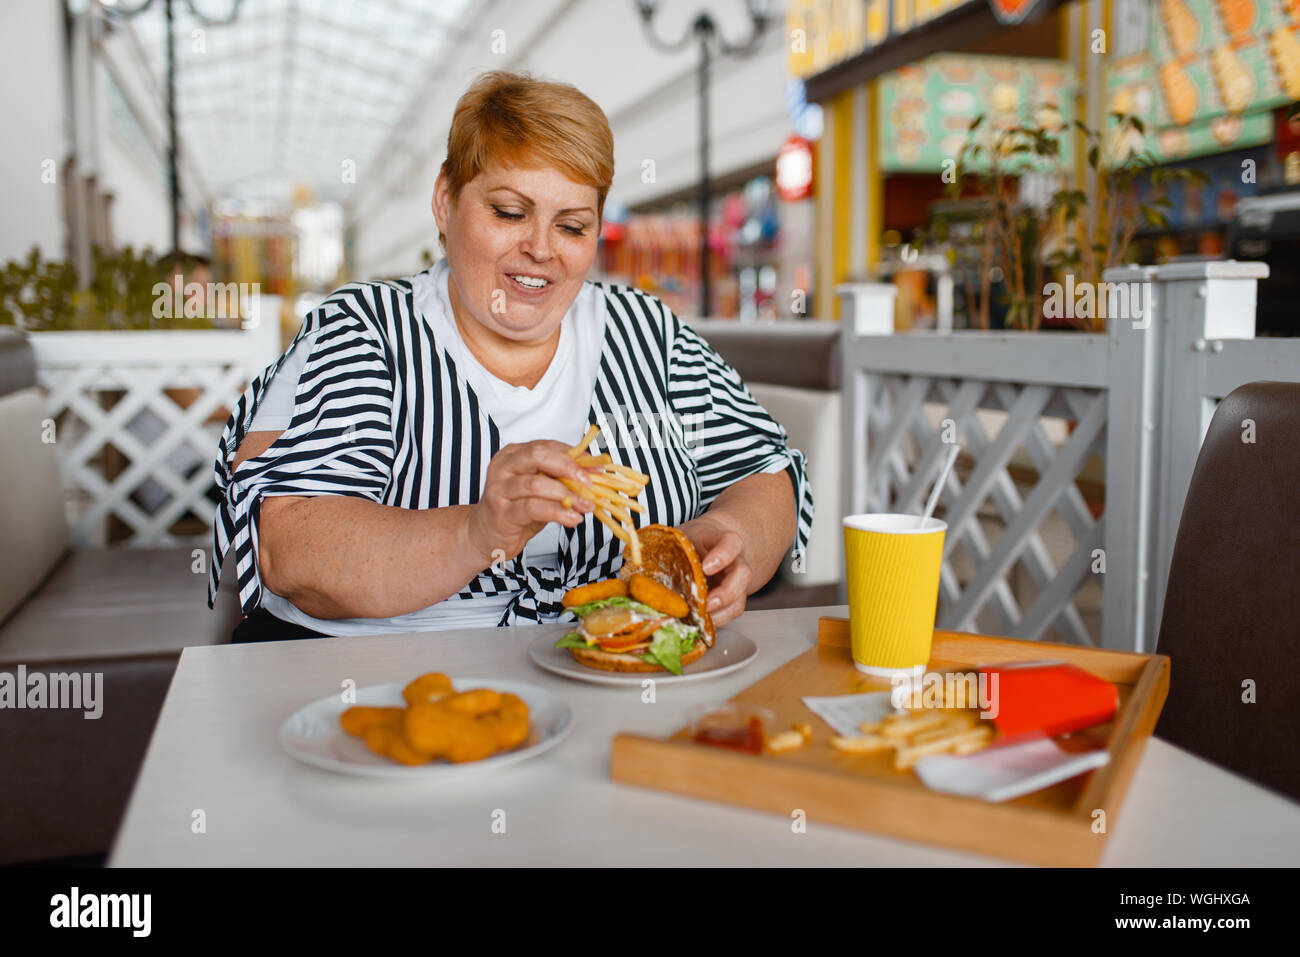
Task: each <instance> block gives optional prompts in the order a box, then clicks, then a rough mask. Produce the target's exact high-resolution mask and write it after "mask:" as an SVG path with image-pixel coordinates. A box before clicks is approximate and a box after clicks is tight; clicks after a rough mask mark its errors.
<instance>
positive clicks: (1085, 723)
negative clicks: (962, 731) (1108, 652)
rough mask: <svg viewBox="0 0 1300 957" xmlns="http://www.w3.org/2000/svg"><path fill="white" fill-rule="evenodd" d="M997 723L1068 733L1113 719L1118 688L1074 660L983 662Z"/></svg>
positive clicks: (1009, 731)
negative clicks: (1071, 662) (1001, 663)
mask: <svg viewBox="0 0 1300 957" xmlns="http://www.w3.org/2000/svg"><path fill="white" fill-rule="evenodd" d="M979 670H980V673H981V674H982V675H986V676H987V677H986V678H985V680H986V681H987V683H988V684H987V689H988V695H989V702H990V703H989V711H990V712H992V711H996V712H997V713H996V714H995V715H992V716H991V717H992V720H993V724H994V725H995V726H996V727H997V729H998V730H999V731H1000V732H1002V734H1004V735H1006V736H1007V737H1010V736H1012V735H1016V734H1023V733H1024V732H1026V731H1041V732H1042V733H1043V734H1047V735H1054V734H1065V733H1066V732H1068V731H1078V730H1080V729H1082V728H1087V727H1091V726H1092V725H1094V724H1101V723H1102V722H1104V721H1109V720H1110V719H1111V718H1113V717H1114V716H1115V711H1116V709H1117V708H1118V707H1119V689H1117V688H1116V687H1115V686H1114V685H1113V684H1111V683H1110V682H1109V681H1103V680H1102V679H1100V678H1098V677H1097V676H1095V675H1091V674H1089V673H1088V672H1086V671H1084V670H1083V669H1082V668H1079V667H1077V666H1076V665H1069V664H1066V663H1064V662H1060V661H1025V662H1015V663H1012V664H1004V665H989V666H987V667H983V668H980V669H979Z"/></svg>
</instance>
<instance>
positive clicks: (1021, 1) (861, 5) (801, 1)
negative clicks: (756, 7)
mask: <svg viewBox="0 0 1300 957" xmlns="http://www.w3.org/2000/svg"><path fill="white" fill-rule="evenodd" d="M1045 2H1046V0H787V3H786V14H785V20H786V29H787V32H788V34H789V36H790V55H789V71H790V75H791V76H794V77H808V76H812V75H814V74H817V73H821V72H822V71H823V70H826V69H828V68H830V67H832V66H834V65H836V64H837V63H841V62H843V61H845V60H848V59H851V58H852V57H855V56H858V55H859V54H862V53H866V52H867V51H869V50H873V49H875V48H876V47H879V46H882V45H883V44H885V43H888V42H892V41H894V40H899V39H901V38H903V37H904V36H906V35H907V34H909V33H911V32H912V31H914V30H916V29H917V28H918V27H923V26H926V25H928V24H931V23H934V22H935V21H937V20H939V19H941V18H944V17H946V16H948V15H949V14H951V13H955V12H956V11H958V10H964V9H972V8H975V7H988V8H989V9H991V10H992V11H993V13H994V15H995V16H996V17H997V19H998V20H999V21H1000V22H1002V23H1019V22H1021V21H1022V20H1024V19H1025V18H1026V17H1028V16H1029V14H1030V13H1032V12H1033V11H1034V10H1037V9H1038V8H1039V7H1041V6H1043V5H1044V3H1045Z"/></svg>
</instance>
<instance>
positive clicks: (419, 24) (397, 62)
mask: <svg viewBox="0 0 1300 957" xmlns="http://www.w3.org/2000/svg"><path fill="white" fill-rule="evenodd" d="M173 3H174V8H173V9H174V11H175V36H176V64H177V71H176V73H177V78H176V92H177V123H178V125H179V127H180V141H181V147H182V149H183V150H188V159H189V160H190V161H192V162H194V163H195V164H196V165H197V166H198V168H199V170H200V172H201V174H202V176H203V179H204V181H205V183H206V185H207V187H208V189H209V191H210V192H211V193H212V195H213V197H215V198H221V197H237V198H265V199H285V200H287V199H288V198H289V196H290V193H291V191H292V189H293V187H294V186H295V185H296V184H305V185H307V186H309V187H310V188H311V189H312V191H313V193H314V194H315V196H316V197H317V198H318V199H342V198H344V197H345V195H346V187H345V185H344V179H343V175H344V163H345V161H347V160H352V161H353V162H354V163H355V172H356V174H357V176H361V175H363V174H364V173H365V171H366V169H367V167H368V166H369V164H370V161H371V160H372V159H373V158H374V156H375V153H376V152H377V151H378V150H379V148H380V147H381V146H382V145H383V143H384V141H385V139H386V138H387V137H388V134H389V131H390V130H391V129H392V128H393V127H394V126H395V125H396V123H397V121H398V120H399V119H400V118H401V116H402V114H403V113H404V112H405V110H406V108H407V106H408V104H409V103H410V102H411V100H412V98H413V97H414V95H415V94H416V92H417V91H418V90H419V88H420V86H421V81H422V80H423V79H424V78H425V77H426V75H427V74H428V73H429V71H430V70H431V68H432V66H433V64H434V63H436V62H437V60H438V56H439V53H440V52H441V51H442V50H443V49H444V48H445V47H446V46H447V45H448V44H450V43H453V42H455V41H456V40H457V39H458V38H459V37H460V36H461V35H462V34H461V31H462V29H463V26H464V24H463V23H462V22H461V21H462V19H463V14H464V12H465V8H466V6H467V5H468V0H364V2H362V0H244V2H243V3H242V4H240V6H239V14H238V18H237V19H236V20H235V21H234V22H233V23H231V24H229V25H218V26H207V25H206V24H204V23H203V22H202V21H201V20H198V19H196V18H195V17H194V16H193V15H192V14H191V13H190V10H189V5H188V4H187V3H186V2H184V0H173ZM192 3H193V4H194V7H195V9H197V10H198V11H199V12H200V13H203V14H205V15H207V16H208V17H211V18H214V19H224V18H226V17H228V16H229V15H230V11H231V9H232V7H233V6H234V0H192ZM138 5H139V4H138V2H130V0H124V2H122V3H119V4H118V6H120V7H125V6H131V7H135V6H138ZM109 9H110V10H111V9H112V6H111V5H110V6H109ZM164 11H165V3H164V2H163V0H155V2H154V3H152V4H151V5H150V7H149V8H148V9H147V10H145V11H144V12H142V13H139V14H137V15H136V16H134V17H132V18H130V20H129V23H130V28H131V29H132V30H134V31H135V33H136V36H137V37H138V39H139V41H140V44H141V46H142V47H143V49H144V51H145V54H146V56H147V57H148V58H149V65H150V67H151V69H152V72H153V74H154V75H155V76H156V77H157V78H158V81H159V85H160V89H165V84H166V72H165V71H166V40H165V36H166V19H165V12H164ZM110 16H111V17H112V19H113V20H114V21H115V22H121V20H122V18H121V16H119V15H110ZM195 31H202V32H201V33H195Z"/></svg>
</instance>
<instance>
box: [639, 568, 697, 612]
mask: <svg viewBox="0 0 1300 957" xmlns="http://www.w3.org/2000/svg"><path fill="white" fill-rule="evenodd" d="M628 590H629V591H630V592H631V593H632V597H633V598H635V599H636V600H637V601H639V602H641V604H643V605H649V606H650V607H651V608H653V609H654V610H655V611H661V612H663V613H664V614H665V615H668V616H670V617H672V618H685V617H686V599H685V598H683V597H682V596H681V595H679V594H677V592H675V591H673V590H672V589H671V588H666V587H664V586H663V585H661V584H659V583H658V582H657V581H655V580H654V579H653V578H651V577H650V576H649V575H642V574H641V573H640V572H638V573H636V574H635V575H633V576H632V581H631V582H630V583H629V586H628Z"/></svg>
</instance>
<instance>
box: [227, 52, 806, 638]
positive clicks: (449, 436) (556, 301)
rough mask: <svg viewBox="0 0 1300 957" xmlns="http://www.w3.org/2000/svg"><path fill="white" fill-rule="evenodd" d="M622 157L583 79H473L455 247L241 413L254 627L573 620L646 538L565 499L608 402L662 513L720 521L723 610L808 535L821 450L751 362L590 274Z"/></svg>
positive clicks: (453, 184) (446, 241) (651, 513)
mask: <svg viewBox="0 0 1300 957" xmlns="http://www.w3.org/2000/svg"><path fill="white" fill-rule="evenodd" d="M613 166H614V162H613V137H612V134H611V133H610V129H609V124H608V122H607V120H606V118H605V115H604V114H603V113H602V112H601V110H600V108H599V107H598V106H597V105H596V104H595V103H594V102H592V101H591V100H590V99H588V98H587V97H586V96H584V95H583V94H582V93H580V92H579V91H578V90H576V89H574V88H573V87H571V86H567V85H563V84H557V83H547V82H541V81H538V80H534V79H532V78H530V77H528V76H527V75H520V74H510V73H499V72H498V73H489V74H485V75H484V76H482V77H480V78H479V79H478V80H477V81H476V82H475V83H474V84H473V85H472V86H471V87H470V89H469V91H468V92H466V94H465V95H464V96H463V97H462V98H461V100H460V102H459V103H458V104H457V106H456V112H455V115H454V117H453V120H452V125H451V132H450V134H449V136H448V142H447V159H446V161H445V162H444V163H443V165H442V169H441V172H440V173H439V176H438V179H437V183H436V186H435V189H434V197H433V215H434V219H435V220H436V221H437V224H438V235H439V239H440V241H441V242H442V244H443V248H444V250H445V253H446V258H445V259H443V260H442V261H441V262H439V263H438V264H437V265H436V266H434V267H432V268H431V269H428V270H426V271H424V272H422V273H419V274H417V275H415V276H412V277H410V278H409V279H403V280H397V281H392V282H369V283H353V284H351V285H347V286H344V287H343V288H341V289H339V290H337V291H336V292H335V293H334V294H333V295H331V296H330V298H329V299H327V300H326V301H325V302H323V303H322V304H321V305H320V306H319V307H318V308H317V309H316V310H315V311H313V312H312V313H311V314H310V315H308V316H307V318H306V321H305V322H304V324H303V328H302V330H301V331H300V332H299V334H298V336H297V338H296V339H295V340H294V343H293V345H292V346H290V349H289V352H288V353H286V355H285V356H284V357H282V358H281V359H280V360H279V361H278V362H277V363H276V364H275V365H273V366H272V367H271V368H270V369H269V370H268V371H267V373H266V374H265V375H264V376H263V377H262V378H261V379H259V380H256V381H254V382H253V384H252V385H251V386H250V387H249V390H248V391H247V392H246V393H245V394H244V396H243V397H242V398H241V400H240V402H239V405H238V407H237V408H236V410H235V413H234V414H233V415H232V416H231V419H230V421H229V423H228V424H227V426H226V431H225V434H224V435H223V436H222V440H221V447H220V451H219V455H218V459H217V463H216V473H217V484H218V486H219V487H220V489H221V490H222V491H223V493H224V501H223V502H222V504H221V507H220V508H219V510H218V521H217V528H216V546H217V554H218V555H219V556H224V555H225V554H226V552H227V551H228V550H229V549H230V548H232V547H233V549H234V551H235V558H236V567H237V572H238V578H239V592H240V599H241V603H242V605H243V609H244V614H245V615H246V616H247V617H246V618H245V620H244V622H243V623H242V624H241V625H240V626H239V628H238V629H236V633H235V640H237V641H249V640H270V639H276V638H291V637H309V636H314V635H322V634H323V635H344V634H373V633H376V632H405V631H422V630H430V629H439V628H450V627H466V626H475V625H510V624H515V623H520V622H537V621H547V620H554V619H555V618H557V617H558V616H559V614H560V613H561V611H562V606H561V604H560V600H561V597H562V596H563V594H564V592H565V591H566V590H567V589H569V588H572V587H574V586H576V585H579V584H585V583H587V582H591V581H596V580H599V579H602V578H608V577H610V576H612V575H614V574H615V573H616V571H617V570H618V568H619V566H620V564H621V562H622V545H621V542H619V540H618V539H617V538H615V536H614V535H613V534H612V533H611V532H610V531H609V530H608V529H607V528H606V527H605V526H604V525H602V524H600V523H599V522H597V521H596V520H595V518H594V516H593V515H592V512H591V506H590V505H589V504H588V503H587V501H586V500H585V499H582V498H578V499H577V500H576V501H575V502H573V504H572V506H571V507H568V506H566V505H565V504H564V500H565V499H566V498H568V497H569V491H568V489H567V488H566V487H565V486H564V485H562V484H561V483H560V481H559V479H561V478H568V479H571V480H575V481H580V482H586V481H588V479H587V477H586V473H585V471H584V470H583V469H582V468H580V467H579V466H578V465H577V463H576V462H575V460H574V459H572V458H570V457H569V456H568V455H567V454H566V449H567V448H568V446H570V445H571V444H573V443H574V442H576V441H577V440H578V439H579V438H580V437H581V436H582V435H583V433H584V432H585V431H586V430H587V427H588V424H597V425H600V426H601V427H602V432H601V434H600V437H599V438H598V439H597V440H596V443H594V445H593V448H596V447H599V448H598V450H599V451H602V452H608V453H609V454H610V455H611V456H612V457H613V459H614V461H615V462H619V463H623V464H626V465H630V466H632V467H634V468H636V469H637V470H639V471H641V472H644V473H646V474H648V475H649V476H650V483H649V486H648V487H647V488H646V490H645V493H644V495H643V497H642V499H641V501H642V502H643V504H644V505H645V506H646V508H647V513H646V514H644V515H642V516H641V518H640V520H639V524H649V523H653V522H657V523H662V524H666V525H675V526H678V527H680V528H681V530H682V531H683V532H684V533H685V534H686V535H687V536H688V537H689V538H690V539H691V541H692V542H693V543H694V544H695V546H696V548H697V549H698V551H699V552H700V556H701V559H702V561H703V564H704V570H705V572H706V574H708V575H709V577H710V595H709V606H710V610H711V611H712V614H713V618H714V621H715V622H716V623H717V624H719V625H722V624H725V623H727V622H728V621H731V620H732V619H734V618H735V617H736V616H737V615H739V614H740V613H741V612H742V611H743V610H744V606H745V599H746V597H747V596H748V595H749V594H750V593H751V592H753V591H755V590H756V589H757V588H759V587H760V586H761V585H762V584H763V583H764V582H766V581H767V580H768V579H769V578H770V577H771V575H772V574H773V573H774V572H775V571H776V569H777V567H778V566H779V564H780V562H781V559H782V556H783V554H784V553H785V551H786V550H787V549H788V548H790V546H791V544H792V543H793V544H794V546H795V548H798V549H802V548H803V547H804V546H805V544H806V541H807V536H808V529H809V525H810V523H811V520H812V499H811V496H810V494H809V491H808V483H807V481H806V478H805V469H804V459H803V456H802V454H801V453H799V452H797V451H792V450H790V449H788V448H787V447H786V441H785V433H784V431H783V430H782V429H781V427H780V426H778V425H777V424H776V423H775V422H773V421H772V419H771V417H770V416H768V415H767V413H766V412H765V411H764V410H763V409H762V408H761V407H760V406H759V405H758V404H757V403H756V402H755V401H754V399H753V397H752V396H751V395H750V394H749V392H748V391H747V390H746V389H745V386H744V384H743V383H742V382H741V380H740V378H739V376H738V375H737V374H736V372H735V371H734V370H733V369H731V368H730V367H729V366H728V365H727V364H726V363H725V362H723V361H722V359H721V358H719V357H718V355H717V354H716V353H715V352H714V351H713V350H712V349H710V348H709V346H708V345H707V344H706V343H705V342H704V340H703V339H701V338H700V337H699V336H698V335H697V334H696V333H695V332H693V331H692V330H691V329H690V328H689V327H688V326H686V325H685V324H684V323H682V322H680V321H679V320H678V319H677V318H676V317H675V316H674V315H673V314H672V313H671V312H669V311H668V310H667V309H666V308H665V307H664V306H663V304H662V303H660V302H659V301H658V300H657V299H655V298H654V297H652V296H649V295H646V294H645V293H642V292H640V291H638V290H635V289H630V288H628V287H626V286H618V285H604V284H598V283H591V282H587V281H586V276H587V273H588V271H589V270H590V268H591V265H592V262H593V260H594V258H595V255H596V248H597V237H598V235H599V232H600V224H601V212H602V209H603V205H604V201H605V195H606V193H607V192H608V190H609V186H610V182H611V180H612V178H613ZM629 422H633V423H637V424H639V425H640V426H641V428H640V429H637V430H633V429H630V428H620V425H621V426H627V425H628V424H629ZM646 423H652V424H653V425H654V427H653V428H650V429H647V428H645V425H646ZM570 501H572V499H570ZM220 564H221V563H220V561H216V562H213V575H212V583H211V584H212V589H213V590H215V588H216V587H217V584H218V577H219V569H220Z"/></svg>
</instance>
